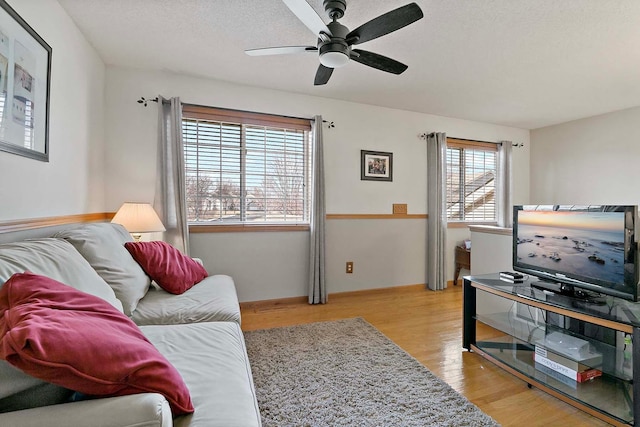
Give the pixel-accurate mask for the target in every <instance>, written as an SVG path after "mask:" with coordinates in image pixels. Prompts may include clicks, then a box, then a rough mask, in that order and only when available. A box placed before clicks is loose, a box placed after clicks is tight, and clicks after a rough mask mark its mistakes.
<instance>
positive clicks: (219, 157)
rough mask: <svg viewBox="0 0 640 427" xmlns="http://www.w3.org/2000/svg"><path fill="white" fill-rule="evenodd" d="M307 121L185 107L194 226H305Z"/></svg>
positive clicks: (308, 164)
mask: <svg viewBox="0 0 640 427" xmlns="http://www.w3.org/2000/svg"><path fill="white" fill-rule="evenodd" d="M310 130H311V125H310V121H309V120H304V119H295V118H288V117H281V116H271V115H267V114H258V113H246V112H241V111H232V110H222V109H215V108H209V107H199V106H190V105H185V106H184V107H183V119H182V132H183V140H184V157H185V172H186V193H187V217H188V221H189V222H190V223H192V224H194V223H195V224H217V223H222V224H229V223H231V224H233V223H252V224H269V225H273V224H285V225H286V224H308V223H309V208H310V197H311V196H310V194H311V191H310V190H311V188H310V187H311V186H310V180H311V165H312V161H311V153H312V151H311V143H312V141H311V132H310Z"/></svg>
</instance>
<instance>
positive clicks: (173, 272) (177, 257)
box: [124, 241, 209, 295]
mask: <svg viewBox="0 0 640 427" xmlns="http://www.w3.org/2000/svg"><path fill="white" fill-rule="evenodd" d="M124 247H125V248H126V249H127V250H128V251H129V253H130V254H131V256H133V259H135V260H136V262H137V263H138V264H140V267H142V269H143V270H144V271H145V272H146V273H147V274H148V275H149V277H151V279H152V280H154V281H155V282H156V283H157V284H158V286H160V287H161V288H162V289H164V290H165V291H167V292H169V293H171V294H176V295H180V294H182V293H184V292H186V291H188V290H189V289H191V288H192V287H193V285H195V284H196V283H198V282H200V281H201V280H202V279H204V278H205V277H207V276H208V275H209V273H207V270H205V269H204V267H203V266H202V265H201V264H199V263H197V262H196V261H194V260H193V258H189V257H188V256H185V255H183V254H182V252H180V251H179V250H177V249H176V248H174V247H173V246H171V245H170V244H168V243H166V242H162V241H154V242H127V243H125V244H124Z"/></svg>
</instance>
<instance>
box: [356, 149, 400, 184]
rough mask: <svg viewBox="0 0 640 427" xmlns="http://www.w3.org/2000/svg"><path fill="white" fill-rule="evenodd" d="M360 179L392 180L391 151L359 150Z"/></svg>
mask: <svg viewBox="0 0 640 427" xmlns="http://www.w3.org/2000/svg"><path fill="white" fill-rule="evenodd" d="M360 180H362V181H388V182H391V181H393V153H388V152H384V151H369V150H360Z"/></svg>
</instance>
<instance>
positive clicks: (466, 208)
mask: <svg viewBox="0 0 640 427" xmlns="http://www.w3.org/2000/svg"><path fill="white" fill-rule="evenodd" d="M497 147H498V145H497V144H492V143H486V142H476V141H466V140H459V139H452V138H447V159H446V162H447V164H446V168H447V182H446V186H447V220H448V221H449V222H456V221H460V222H483V223H486V222H495V221H496V177H497V169H496V168H497V164H498V162H497V154H498V151H497Z"/></svg>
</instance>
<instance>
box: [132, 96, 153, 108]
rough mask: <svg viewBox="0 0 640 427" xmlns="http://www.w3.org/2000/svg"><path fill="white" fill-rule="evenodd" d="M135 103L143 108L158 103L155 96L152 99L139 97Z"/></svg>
mask: <svg viewBox="0 0 640 427" xmlns="http://www.w3.org/2000/svg"><path fill="white" fill-rule="evenodd" d="M136 102H137V103H138V104H142V106H143V107H146V106H147V104H148V103H149V102H158V97H157V96H156V97H155V98H153V99H146V98H145V97H144V96H141V97H140V99H138V101H136Z"/></svg>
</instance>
